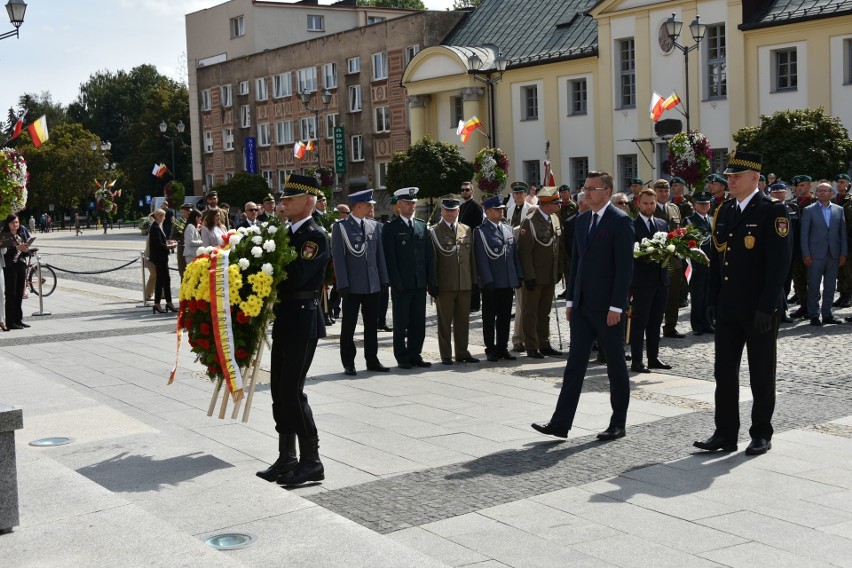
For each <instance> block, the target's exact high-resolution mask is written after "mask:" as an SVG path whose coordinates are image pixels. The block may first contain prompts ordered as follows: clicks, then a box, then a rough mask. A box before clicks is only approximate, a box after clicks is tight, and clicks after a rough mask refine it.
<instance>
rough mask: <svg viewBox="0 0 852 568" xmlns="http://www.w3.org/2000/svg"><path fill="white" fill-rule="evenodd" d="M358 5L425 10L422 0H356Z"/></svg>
mask: <svg viewBox="0 0 852 568" xmlns="http://www.w3.org/2000/svg"><path fill="white" fill-rule="evenodd" d="M358 5H359V6H372V7H374V8H402V9H405V10H425V9H426V6H424V5H423V2H422V0H358Z"/></svg>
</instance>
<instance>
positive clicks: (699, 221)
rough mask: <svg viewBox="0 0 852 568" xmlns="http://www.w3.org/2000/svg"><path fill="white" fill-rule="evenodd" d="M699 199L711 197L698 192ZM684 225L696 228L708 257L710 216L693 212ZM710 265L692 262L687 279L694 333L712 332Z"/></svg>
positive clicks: (710, 238) (710, 241)
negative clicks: (709, 296)
mask: <svg viewBox="0 0 852 568" xmlns="http://www.w3.org/2000/svg"><path fill="white" fill-rule="evenodd" d="M699 198H700V199H702V200H703V199H708V200H710V199H712V197H710V194H709V193H705V194H700V195H699ZM686 225H687V226H692V227H695V228H696V229H698V231H699V232H700V233H701V236H702V237H703V238H702V240H701V243H699V248H700V249H701V250H702V251H704V254H706V255H707V258H710V251H711V248H712V218H711V217H709V216H708V217H707V218H704V217H702V216H701V215H699V214H698V213H693V214H692V215H690V216H689V217H687V218H686ZM709 278H710V266H709V265H706V264H701V263H700V262H693V263H692V277H691V278H690V280H689V295H690V296H691V297H692V302H691V304H690V310H689V322H690V324H691V325H692V331H693V333H695V335H701V334H703V333H713V332H714V331H715V330H714V329H713V324H712V323H711V322H710V320H708V319H707V294H708V292H709V285H710V280H709Z"/></svg>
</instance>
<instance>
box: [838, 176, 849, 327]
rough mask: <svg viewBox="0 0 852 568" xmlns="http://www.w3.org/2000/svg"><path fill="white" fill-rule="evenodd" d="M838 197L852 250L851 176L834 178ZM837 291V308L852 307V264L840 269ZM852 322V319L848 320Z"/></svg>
mask: <svg viewBox="0 0 852 568" xmlns="http://www.w3.org/2000/svg"><path fill="white" fill-rule="evenodd" d="M834 182H835V187H836V188H837V195H836V196H835V197H834V202H835V203H836V204H838V205H840V206H841V207H843V216H844V218H845V219H846V236H847V238H848V239H849V249H850V250H852V232H850V231H852V195H849V185H850V183H852V178H850V177H849V174H837V176H836V177H835V178H834ZM837 289H838V290H839V291H840V297H839V298H838V299H837V301H836V302H834V306H835V307H837V308H848V307H849V306H850V305H852V262H847V263H846V264H844V265H843V266H842V267H841V268H840V272H839V273H838V277H837ZM846 319H847V321H852V317H848V318H846Z"/></svg>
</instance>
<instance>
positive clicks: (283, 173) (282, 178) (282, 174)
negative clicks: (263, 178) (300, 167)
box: [278, 170, 296, 191]
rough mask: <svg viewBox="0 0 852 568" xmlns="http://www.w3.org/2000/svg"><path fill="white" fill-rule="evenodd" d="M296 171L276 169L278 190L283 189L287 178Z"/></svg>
mask: <svg viewBox="0 0 852 568" xmlns="http://www.w3.org/2000/svg"><path fill="white" fill-rule="evenodd" d="M294 173H296V170H278V191H284V185H285V184H286V183H287V178H288V177H290V176H291V175H292V174H294Z"/></svg>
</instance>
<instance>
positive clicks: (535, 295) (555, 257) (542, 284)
mask: <svg viewBox="0 0 852 568" xmlns="http://www.w3.org/2000/svg"><path fill="white" fill-rule="evenodd" d="M561 235H562V228H561V226H560V225H559V218H558V217H557V216H556V215H555V214H554V215H550V216H549V218H545V216H544V213H542V212H541V211H540V210H539V211H536V212H535V213H533V214H532V215H530V216H529V217H527V218H526V219H524V221H523V223H521V230H520V233H519V236H518V252H519V253H520V256H521V266H522V267H523V271H524V282H525V287H526V290H524V299H523V301H524V307H523V310H524V319H523V322H524V343H525V345H526V348H527V353H528V354H532V355H534V354H535V353H536V352H542V353H545V354H547V353H546V352H547V351H550V350H552V347H551V346H550V310H551V309H552V307H553V295H554V294H553V293H554V290H555V287H556V282H557V280H558V276H557V269H558V264H559V242H560V241H561Z"/></svg>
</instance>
